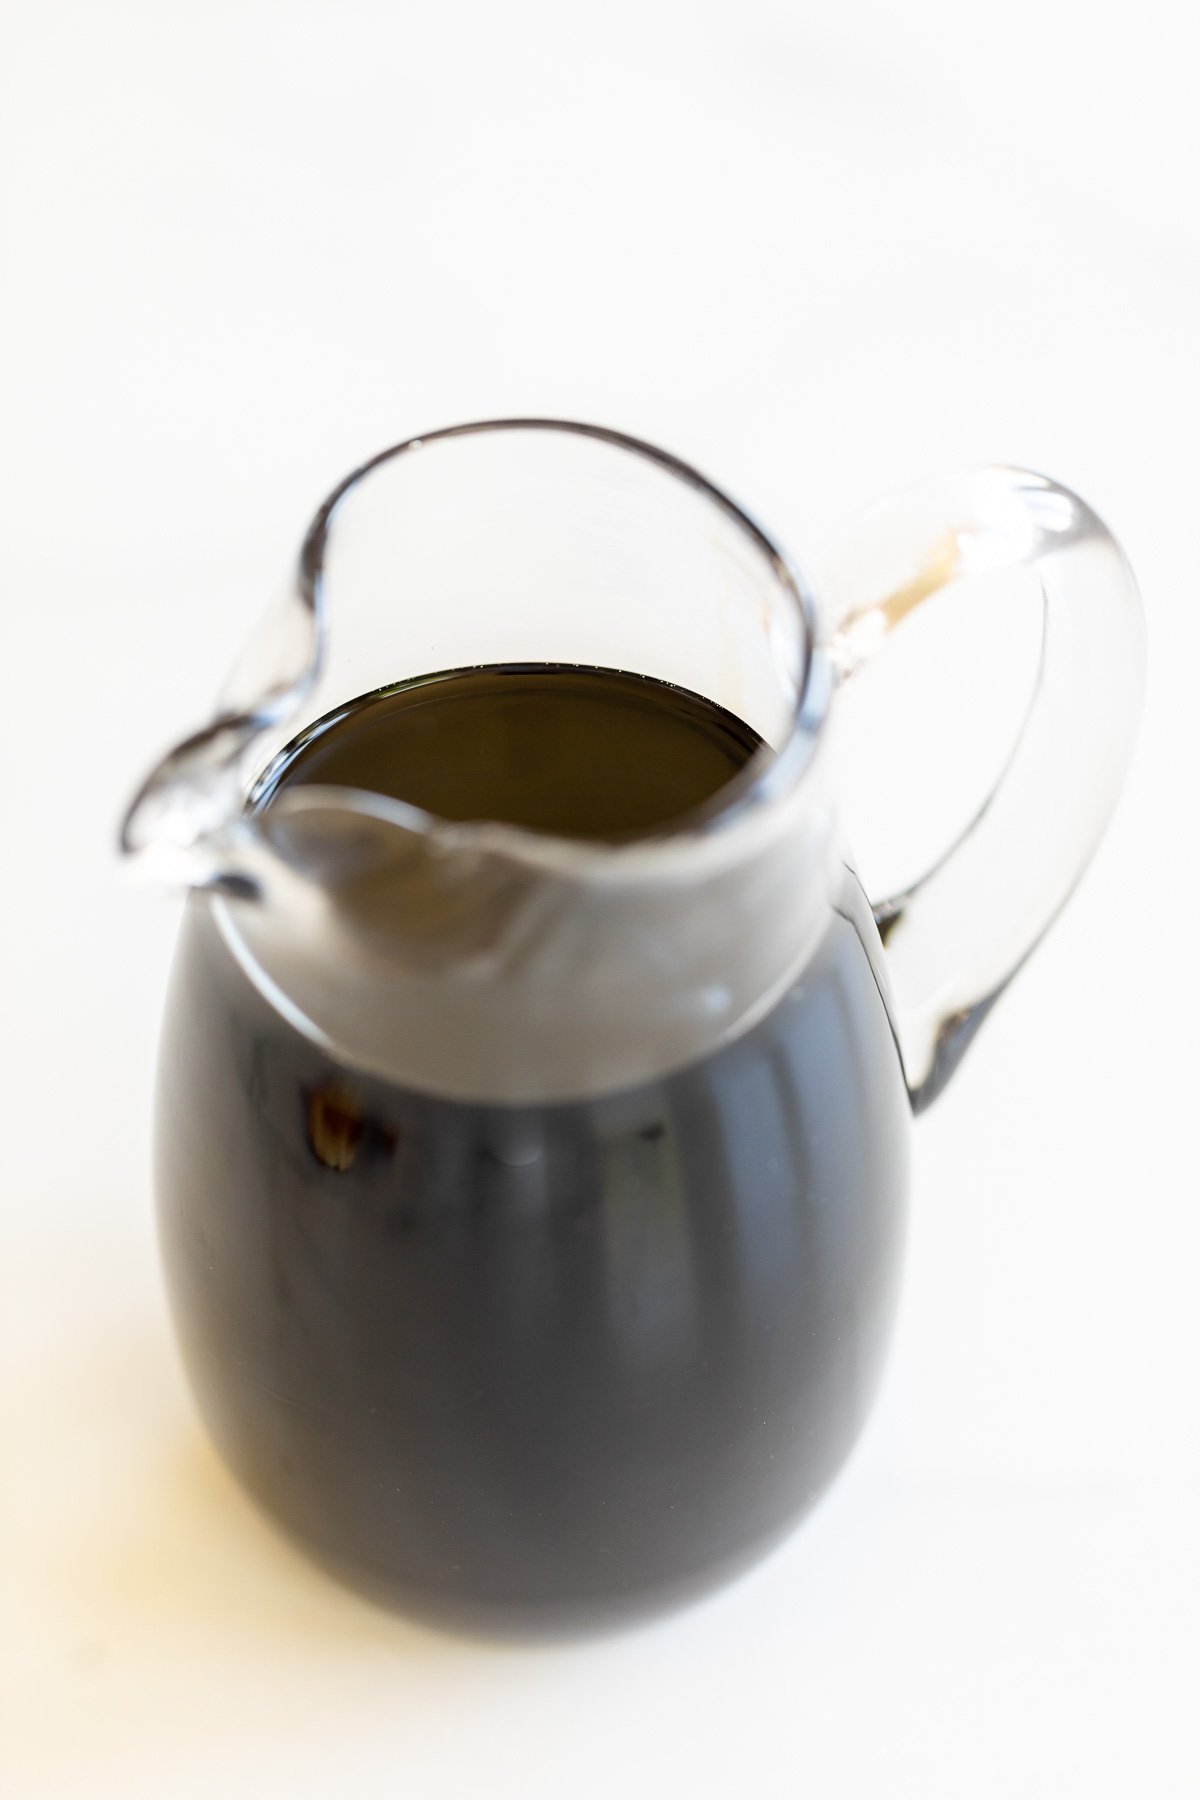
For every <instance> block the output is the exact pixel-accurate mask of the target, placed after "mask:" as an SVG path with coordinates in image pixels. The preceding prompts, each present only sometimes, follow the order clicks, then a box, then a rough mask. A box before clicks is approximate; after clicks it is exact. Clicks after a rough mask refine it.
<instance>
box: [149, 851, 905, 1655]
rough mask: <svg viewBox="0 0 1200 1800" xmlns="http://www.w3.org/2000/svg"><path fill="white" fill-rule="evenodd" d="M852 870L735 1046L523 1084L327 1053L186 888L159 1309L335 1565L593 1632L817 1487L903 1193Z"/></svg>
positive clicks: (234, 1430) (494, 1629) (285, 1503)
mask: <svg viewBox="0 0 1200 1800" xmlns="http://www.w3.org/2000/svg"><path fill="white" fill-rule="evenodd" d="M856 892H858V890H857V889H856V884H855V883H854V882H853V880H852V878H851V877H849V876H847V878H846V893H845V895H844V896H843V898H842V901H841V902H840V903H839V907H838V908H835V909H833V910H832V911H831V913H830V922H829V926H828V929H827V931H826V934H825V937H824V941H823V943H822V945H821V948H820V949H819V951H818V952H817V954H816V955H815V956H814V958H813V959H812V961H811V962H810V964H809V966H808V967H807V968H806V970H805V972H804V977H803V980H802V982H801V983H800V984H799V985H798V986H797V988H796V990H795V991H794V992H793V993H791V994H789V995H787V996H785V997H784V999H782V1000H781V1001H780V1002H779V1003H778V1004H777V1005H776V1006H775V1008H774V1009H773V1010H772V1011H771V1012H770V1014H769V1015H768V1016H767V1017H766V1018H765V1019H763V1020H762V1021H760V1023H759V1024H757V1025H756V1026H754V1027H753V1028H752V1029H751V1030H750V1031H748V1032H747V1033H745V1034H744V1035H743V1036H742V1037H741V1038H739V1039H738V1040H737V1041H736V1042H734V1043H732V1044H729V1045H727V1046H726V1047H725V1048H724V1049H722V1050H720V1051H719V1052H717V1053H716V1054H715V1055H712V1056H709V1057H707V1058H704V1059H702V1060H701V1061H699V1062H698V1063H696V1064H693V1065H690V1066H687V1067H685V1068H682V1069H680V1070H677V1071H675V1072H674V1073H671V1074H669V1075H665V1076H664V1077H662V1078H661V1079H660V1080H658V1081H656V1082H654V1083H650V1084H646V1085H644V1086H642V1087H639V1088H637V1089H634V1090H626V1091H623V1092H621V1093H616V1094H611V1095H608V1096H603V1097H599V1098H593V1099H589V1100H586V1101H581V1102H579V1103H574V1104H572V1103H567V1104H554V1105H547V1106H543V1107H511V1106H486V1105H473V1104H471V1105H469V1104H464V1103H460V1102H456V1101H449V1100H443V1099H438V1098H435V1097H432V1096H429V1095H421V1094H417V1093H414V1092H412V1091H411V1090H407V1089H401V1088H398V1087H395V1086H392V1085H389V1084H388V1083H386V1082H381V1081H379V1080H377V1079H373V1078H366V1077H360V1076H357V1075H356V1074H355V1073H354V1072H353V1071H352V1070H350V1069H348V1068H345V1067H341V1066H338V1065H335V1064H334V1063H333V1062H331V1060H330V1058H329V1056H328V1054H327V1053H326V1052H325V1051H324V1050H323V1049H321V1048H320V1047H319V1046H318V1045H316V1044H314V1043H313V1042H311V1041H310V1040H309V1039H308V1038H307V1037H305V1036H303V1035H301V1034H300V1033H299V1032H298V1031H296V1030H295V1029H294V1028H293V1027H292V1026H291V1025H289V1024H288V1023H287V1022H286V1021H285V1020H284V1019H283V1018H282V1017H281V1016H280V1015H279V1014H278V1013H277V1012H276V1011H275V1010H274V1009H273V1008H272V1007H271V1006H270V1005H269V1004H268V1002H267V1001H266V1000H265V999H264V998H263V997H262V996H261V995H260V994H259V993H258V992H257V990H256V989H255V988H254V987H253V985H252V984H251V983H250V982H249V981H248V979H247V977H246V976H245V974H244V973H243V972H242V970H241V968H240V967H239V966H238V965H237V964H236V963H235V962H234V960H233V959H232V957H231V956H230V955H229V953H228V951H227V949H226V947H225V943H224V940H223V938H222V937H221V934H220V932H219V931H218V930H217V929H216V927H215V925H214V922H213V919H212V916H211V914H210V912H209V911H208V909H207V908H206V907H204V906H203V905H202V904H196V905H194V906H193V907H192V908H191V909H190V910H189V913H188V916H187V919H186V921H185V926H184V933H183V940H182V943H181V947H180V953H179V958H178V962H177V966H176V972H175V977H174V985H173V993H172V1000H171V1006H170V1014H169V1021H168V1029H167V1034H166V1038H165V1041H164V1051H163V1062H162V1069H161V1081H160V1105H159V1132H158V1187H159V1204H160V1223H161V1236H162V1245H163V1252H164V1257H165V1261H166V1265H167V1272H168V1277H169V1284H170V1289H171V1296H172V1301H173V1306H174V1311H175V1317H176V1321H177V1324H178V1327H179V1332H180V1337H181V1341H182V1345H183V1349H184V1354H185V1358H186V1361H187V1364H188V1367H189V1369H190V1372H191V1376H192V1380H193V1383H194V1386H195V1388H196V1391H197V1393H198V1395H199V1398H200V1401H201V1405H202V1409H203V1411H204V1413H205V1416H206V1417H207V1419H208V1421H209V1423H210V1427H211V1429H212V1432H213V1435H214V1437H215V1439H216V1441H217V1443H218V1446H219V1447H220V1448H221V1450H222V1452H223V1454H224V1455H225V1457H226V1459H227V1460H228V1461H229V1463H230V1465H231V1466H232V1468H233V1469H234V1470H235V1472H236V1473H237V1475H238V1476H239V1477H240V1479H241V1480H242V1481H243V1482H244V1483H245V1485H246V1486H247V1488H248V1489H249V1490H250V1491H251V1492H252V1493H253V1494H254V1495H255V1497H256V1498H257V1499H258V1500H259V1501H260V1503H261V1504H263V1505H264V1506H265V1507H266V1508H267V1510H268V1511H269V1512H270V1513H271V1514H272V1515H273V1516H274V1517H275V1518H277V1519H279V1520H280V1521H281V1522H282V1523H283V1524H284V1525H285V1526H286V1528H287V1529H288V1530H289V1532H290V1533H291V1534H292V1535H293V1536H294V1537H295V1538H297V1539H298V1540H299V1541H301V1542H302V1543H303V1544H305V1545H306V1546H307V1547H308V1548H309V1549H310V1550H312V1551H313V1552H315V1553H316V1555H317V1556H318V1557H319V1558H320V1560H321V1561H322V1562H324V1563H325V1564H326V1565H327V1566H330V1567H332V1568H333V1569H335V1570H336V1572H337V1573H339V1574H340V1575H341V1576H342V1578H343V1579H346V1580H349V1581H350V1582H351V1583H352V1585H354V1586H356V1587H359V1588H362V1589H363V1590H365V1591H366V1592H368V1593H370V1594H371V1596H372V1597H373V1598H375V1599H377V1600H382V1601H384V1602H385V1603H387V1604H389V1605H392V1606H398V1607H400V1608H402V1609H403V1610H405V1611H408V1612H411V1613H414V1614H420V1615H423V1616H425V1617H429V1618H434V1619H436V1620H438V1621H440V1622H441V1623H443V1624H446V1625H450V1626H453V1627H457V1628H461V1629H466V1630H483V1631H487V1632H490V1633H493V1634H496V1633H499V1634H500V1635H526V1634H528V1633H530V1632H534V1633H545V1632H550V1633H555V1632H562V1631H575V1630H581V1629H589V1628H597V1627H599V1628H602V1627H604V1626H605V1625H607V1624H615V1623H618V1622H620V1620H621V1619H623V1618H633V1617H636V1616H637V1615H638V1614H640V1613H645V1612H648V1611H652V1610H654V1609H656V1608H658V1607H662V1606H666V1605H672V1604H677V1603H679V1602H680V1601H682V1600H685V1599H687V1598H689V1597H691V1596H692V1595H695V1594H698V1593H700V1592H702V1591H704V1590H705V1589H706V1588H708V1587H711V1586H712V1585H713V1584H714V1583H716V1582H719V1581H720V1580H721V1579H723V1578H724V1577H726V1576H727V1575H729V1574H732V1573H734V1572H735V1571H736V1570H737V1569H738V1568H740V1567H743V1566H745V1565H746V1564H747V1563H748V1562H751V1561H753V1560H754V1558H755V1557H756V1556H757V1555H758V1554H760V1553H761V1552H762V1550H763V1549H765V1548H766V1547H768V1546H769V1545H770V1544H771V1543H773V1542H775V1541H777V1540H778V1539H779V1538H780V1537H781V1536H782V1535H784V1534H785V1533H786V1532H787V1530H788V1529H789V1527H790V1525H791V1524H792V1523H793V1522H794V1521H795V1520H796V1519H797V1518H798V1517H799V1516H800V1515H801V1514H802V1513H803V1512H804V1511H805V1510H807V1508H808V1506H809V1505H811V1504H812V1502H813V1501H814V1500H815V1499H816V1498H817V1497H818V1495H819V1494H820V1493H821V1492H822V1491H823V1490H824V1488H825V1487H826V1485H827V1484H828V1482H829V1481H830V1480H831V1478H832V1476H833V1475H834V1473H835V1472H836V1470H837V1469H838V1467H839V1466H840V1464H841V1463H842V1461H843V1460H844V1458H845V1456H846V1454H847V1452H848V1450H849V1448H850V1445H851V1444H852V1442H853V1440H854V1438H855V1436H856V1435H857V1432H858V1430H859V1427H860V1425H861V1422H862V1420H863V1417H864V1415H865V1413H866V1410H867V1407H868V1405H869V1402H870V1398H871V1396H872V1393H873V1391H874V1388H875V1384H876V1379H877V1376H878V1372H879V1368H880V1365H881V1362H882V1357H883V1352H884V1348H885V1344H886V1339H887V1334H888V1328H889V1325H890V1320H891V1315H892V1309H893V1299H894V1294H895V1288H896V1281H897V1275H898V1269H899V1260H900V1254H901V1248H902V1240H903V1228H904V1216H905V1205H906V1193H907V1109H908V1103H907V1097H906V1093H905V1089H904V1084H903V1081H902V1078H901V1075H900V1069H899V1061H898V1058H897V1054H896V1050H895V1045H894V1042H893V1039H892V1034H891V1029H890V1024H889V1019H888V1015H887V1011H886V1008H885V1005H884V1002H883V1000H882V997H881V993H880V988H879V986H878V984H877V977H876V971H875V970H874V968H873V965H872V962H871V960H870V957H869V955H868V947H869V945H870V938H869V936H868V935H867V932H866V929H865V922H864V919H863V917H862V916H861V915H862V914H863V913H864V912H865V902H863V901H862V899H861V894H859V897H858V899H857V901H856V900H855V898H854V896H855V893H856ZM866 918H867V919H868V920H869V915H866Z"/></svg>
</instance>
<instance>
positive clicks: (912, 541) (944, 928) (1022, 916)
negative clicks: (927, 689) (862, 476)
mask: <svg viewBox="0 0 1200 1800" xmlns="http://www.w3.org/2000/svg"><path fill="white" fill-rule="evenodd" d="M1027 566H1032V567H1033V568H1034V569H1035V570H1036V573H1037V575H1038V576H1039V578H1040V581H1041V586H1042V594H1043V636H1042V652H1041V661H1040V667H1039V670H1038V677H1037V682H1036V686H1035V689H1034V693H1033V698H1032V700H1031V702H1030V704H1029V710H1028V713H1027V716H1026V719H1025V723H1024V726H1023V728H1022V731H1021V735H1020V737H1019V739H1018V741H1017V744H1016V746H1015V748H1014V750H1013V752H1012V754H1011V756H1010V757H1009V760H1008V763H1007V765H1006V767H1005V769H1004V771H1003V773H1002V774H1001V776H1000V778H999V780H998V782H997V783H996V785H995V787H994V788H993V790H992V792H991V793H990V794H989V795H987V797H986V798H985V799H984V801H983V804H982V806H981V808H980V810H979V811H978V812H977V813H976V815H975V817H974V820H973V821H972V823H971V824H970V825H969V826H968V827H967V829H966V830H965V831H964V832H963V833H962V835H961V836H960V838H959V839H958V841H957V842H956V843H955V844H953V845H952V846H951V848H950V849H949V850H948V851H947V852H946V854H945V855H944V856H943V857H942V858H941V859H940V860H939V861H938V862H937V863H936V865H935V866H934V867H933V869H931V870H930V871H929V873H928V874H927V875H925V876H924V877H923V878H922V879H921V880H920V881H917V882H914V883H913V884H912V886H911V887H909V888H907V889H906V890H905V891H904V892H902V893H900V894H895V895H892V896H891V897H889V898H887V899H884V900H877V901H873V902H872V904H873V907H874V912H875V919H876V923H877V924H878V926H879V929H880V934H881V936H882V937H883V940H884V943H885V945H886V950H887V961H888V964H889V969H890V972H891V976H892V985H893V989H894V992H895V997H896V1002H897V1012H898V1029H899V1033H900V1046H901V1051H902V1053H903V1057H904V1065H905V1075H906V1078H907V1081H908V1086H909V1092H910V1094H911V1097H912V1103H913V1109H914V1111H916V1112H920V1111H921V1110H922V1109H923V1108H924V1107H926V1106H928V1105H929V1103H930V1102H931V1101H932V1100H935V1099H936V1098H937V1096H938V1094H940V1093H941V1091H942V1089H943V1088H944V1087H945V1085H946V1083H947V1081H948V1080H949V1078H950V1076H951V1075H952V1074H953V1073H954V1071H955V1069H956V1068H957V1066H958V1063H959V1061H960V1059H961V1057H962V1055H963V1052H964V1051H965V1050H966V1048H967V1046H968V1045H969V1043H970V1042H971V1039H972V1038H973V1037H974V1035H975V1032H976V1031H977V1030H978V1029H979V1026H980V1025H981V1024H982V1023H983V1020H984V1019H985V1018H986V1016H987V1013H988V1011H989V1009H990V1007H991V1006H992V1004H993V1002H994V1001H995V1000H996V999H997V998H998V996H999V995H1000V993H1001V992H1002V991H1003V989H1004V988H1005V987H1006V986H1007V984H1008V982H1009V981H1010V980H1011V979H1012V977H1013V975H1014V974H1015V973H1016V972H1017V970H1018V969H1019V968H1020V967H1021V964H1022V963H1023V962H1024V961H1025V958H1026V957H1027V956H1028V955H1029V953H1030V951H1031V950H1032V949H1033V948H1034V946H1035V945H1036V944H1037V942H1038V940H1039V939H1040V938H1041V936H1042V934H1043V932H1045V930H1046V929H1047V927H1048V926H1049V925H1050V924H1051V923H1052V921H1053V920H1054V918H1055V916H1056V914H1057V913H1058V911H1059V909H1060V907H1061V906H1062V905H1063V903H1064V902H1065V900H1066V899H1067V897H1068V896H1069V894H1070V893H1071V890H1072V889H1073V887H1074V886H1075V883H1076V882H1077V881H1078V879H1079V877H1080V875H1081V874H1082V873H1083V871H1084V869H1085V868H1086V866H1087V863H1088V861H1089V859H1090V857H1091V854H1092V851H1093V850H1094V849H1095V847H1096V844H1097V843H1098V841H1099V839H1100V836H1101V833H1102V832H1103V830H1104V827H1105V825H1106V823H1107V821H1108V818H1109V815H1110V813H1111V812H1112V809H1113V806H1114V805H1115V803H1116V799H1117V795H1118V793H1119V791H1120V788H1121V783H1122V780H1123V778H1124V775H1125V771H1126V768H1127V766H1128V763H1129V759H1130V754H1131V751H1132V747H1133V739H1134V734H1135V731H1136V727H1137V722H1138V717H1139V714H1140V711H1141V698H1142V687H1143V677H1144V664H1145V647H1144V630H1143V620H1142V610H1141V603H1140V600H1139V598H1138V591H1137V586H1136V584H1135V582H1134V579H1133V575H1132V573H1131V572H1130V569H1129V565H1128V563H1127V562H1126V561H1125V558H1124V556H1123V555H1122V553H1121V550H1120V547H1119V546H1118V544H1117V543H1116V541H1115V539H1114V538H1113V537H1112V536H1111V535H1110V533H1109V532H1108V531H1107V530H1106V529H1105V527H1104V526H1103V525H1102V524H1101V522H1100V520H1099V519H1098V518H1097V517H1096V515H1095V513H1093V512H1092V511H1091V509H1090V507H1088V506H1086V505H1085V504H1084V502H1083V501H1082V500H1080V499H1078V498H1077V496H1076V495H1074V494H1072V493H1070V492H1068V490H1067V489H1066V488H1062V487H1059V486H1058V485H1057V483H1055V482H1053V481H1048V480H1047V479H1046V478H1045V477H1044V476H1042V475H1033V474H1030V473H1028V472H1027V471H1026V470H1022V469H1008V468H989V469H981V470H977V471H974V472H971V473H968V474H963V475H956V476H951V477H948V478H945V479H940V480H935V481H931V482H927V483H925V484H923V485H922V486H920V487H919V488H917V489H916V490H914V491H912V492H910V493H908V494H904V495H901V496H899V497H898V498H896V499H894V500H887V501H884V502H883V503H881V504H879V505H877V506H875V507H874V508H872V509H871V510H870V511H869V512H868V513H867V514H866V515H865V516H862V517H860V518H859V519H858V520H856V521H855V522H854V523H853V525H852V526H851V528H850V530H849V531H848V533H847V534H846V536H845V538H844V539H843V540H842V542H841V543H840V544H838V545H835V546H834V547H833V548H832V550H831V552H830V553H829V556H828V559H827V568H826V572H825V583H824V585H825V592H826V595H827V597H828V599H829V600H830V602H831V603H832V607H833V619H834V627H835V628H834V633H833V639H832V645H831V648H832V651H833V656H834V661H835V664H836V666H837V669H838V672H839V675H840V676H841V677H842V678H846V677H849V676H852V675H853V674H854V672H855V671H856V670H857V669H859V668H861V667H862V666H863V664H864V663H865V662H867V661H869V660H870V659H871V658H872V657H873V656H874V655H875V653H876V652H877V651H878V650H879V649H881V648H882V646H883V645H884V644H885V642H886V640H887V638H888V636H889V634H890V633H891V632H892V631H893V630H894V628H895V627H896V626H897V625H899V624H900V623H901V622H902V621H903V620H904V619H905V618H906V617H908V615H909V614H910V613H912V612H913V611H914V610H915V609H916V608H917V607H919V606H920V605H921V603H922V602H923V601H924V600H926V599H927V598H928V597H929V596H930V595H931V594H933V593H936V592H937V591H938V590H939V589H940V588H943V587H946V586H947V585H948V584H949V583H951V582H959V581H961V580H962V578H963V577H968V576H971V575H975V574H985V573H993V572H995V571H997V570H1001V569H1005V568H1016V567H1027ZM971 593H972V589H971V584H970V583H969V582H966V583H964V585H963V587H962V589H961V594H962V603H963V604H964V605H970V604H971Z"/></svg>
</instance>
